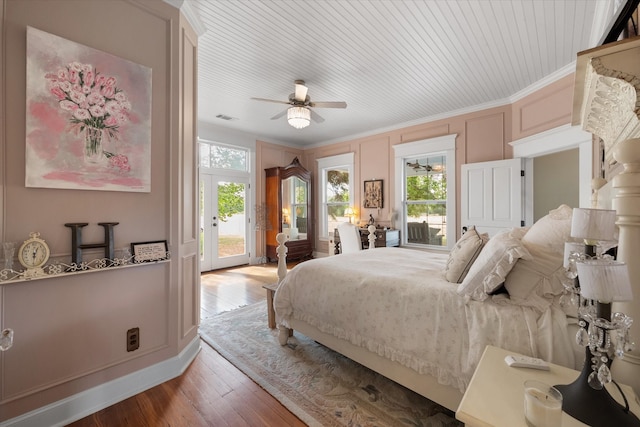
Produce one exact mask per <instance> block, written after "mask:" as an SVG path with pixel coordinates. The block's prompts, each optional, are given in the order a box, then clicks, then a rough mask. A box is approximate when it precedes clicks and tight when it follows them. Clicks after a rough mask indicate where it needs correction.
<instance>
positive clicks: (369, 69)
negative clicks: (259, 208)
mask: <svg viewBox="0 0 640 427" xmlns="http://www.w3.org/2000/svg"><path fill="white" fill-rule="evenodd" d="M185 5H186V6H187V7H188V8H190V9H191V11H192V12H193V13H194V15H195V16H196V17H197V19H199V20H200V23H201V24H202V25H203V26H204V27H205V29H206V32H204V34H202V35H201V36H200V38H199V42H198V43H199V52H198V61H199V67H198V74H199V75H198V91H199V94H198V97H199V102H198V104H199V107H198V108H199V111H198V116H199V119H200V120H201V121H204V122H210V123H212V124H214V125H217V126H222V127H228V128H231V129H235V130H239V131H243V132H246V133H249V134H251V135H253V136H255V137H256V138H260V139H263V140H266V141H274V142H283V143H287V144H292V145H300V146H310V145H317V144H322V143H327V142H335V141H340V140H346V139H350V138H352V137H357V136H363V135H367V134H373V133H377V132H379V131H384V130H389V129H394V128H399V127H403V126H406V125H410V124H417V123H421V122H425V121H430V120H433V119H437V118H442V117H447V116H451V115H454V114H458V113H463V112H468V111H474V110H479V109H482V108H486V107H491V106H496V105H503V104H505V103H508V102H511V101H513V100H514V99H515V97H518V96H523V94H526V92H527V91H530V90H533V89H532V88H534V87H536V85H540V84H543V83H545V82H546V83H548V82H550V81H552V80H554V79H557V78H558V77H560V76H562V75H567V74H569V73H571V72H573V69H574V63H575V59H576V53H577V52H579V51H581V50H585V49H588V48H591V47H594V46H596V45H597V44H598V42H599V40H600V38H601V36H602V34H603V33H604V32H605V28H606V26H607V24H608V21H609V20H610V17H611V15H612V12H611V11H610V9H612V8H613V7H614V5H612V1H611V0H449V1H445V0H423V1H418V0H370V1H364V0H327V1H311V0H295V1H275V0H274V1H267V0H263V1H258V0H186V1H185ZM296 79H302V80H304V81H305V82H306V85H307V86H308V88H309V96H310V97H311V100H312V101H345V102H346V103H347V108H346V109H344V110H342V109H329V108H316V109H314V110H315V112H317V113H318V114H320V115H321V116H322V117H323V118H324V119H325V121H324V122H323V123H314V122H312V123H311V125H310V126H309V127H307V128H305V129H301V130H298V129H294V128H293V127H291V126H289V125H288V124H287V121H286V116H285V117H281V118H279V119H278V120H271V117H273V116H274V115H276V114H278V113H280V112H282V111H284V110H285V109H286V108H287V106H286V105H283V104H276V103H268V102H260V101H256V100H251V99H250V98H251V97H259V98H269V99H275V100H282V101H286V100H287V99H288V96H289V94H291V93H292V92H293V89H294V80H296ZM218 115H226V116H229V117H232V118H233V120H228V121H226V120H222V119H219V118H216V116H218Z"/></svg>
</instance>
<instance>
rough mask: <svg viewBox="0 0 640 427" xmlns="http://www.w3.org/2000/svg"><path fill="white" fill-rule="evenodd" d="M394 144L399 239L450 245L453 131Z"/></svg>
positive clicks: (452, 231) (411, 243)
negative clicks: (445, 134)
mask: <svg viewBox="0 0 640 427" xmlns="http://www.w3.org/2000/svg"><path fill="white" fill-rule="evenodd" d="M393 148H394V150H395V157H396V177H395V178H396V202H395V210H396V212H397V213H398V214H399V215H398V220H399V221H398V227H399V228H400V230H401V236H402V243H403V244H405V245H408V246H428V247H435V248H443V249H444V248H450V247H451V246H452V245H453V244H454V243H455V240H456V239H455V235H456V234H455V224H456V221H455V211H456V209H455V135H447V136H444V137H439V138H432V139H427V140H423V141H416V142H411V143H406V144H398V145H395V146H394V147H393ZM451 236H452V237H451Z"/></svg>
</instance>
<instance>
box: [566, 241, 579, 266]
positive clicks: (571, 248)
mask: <svg viewBox="0 0 640 427" xmlns="http://www.w3.org/2000/svg"><path fill="white" fill-rule="evenodd" d="M576 252H577V253H579V254H584V243H583V242H580V243H578V242H564V258H563V262H562V265H563V266H564V268H569V256H570V255H571V254H572V253H576Z"/></svg>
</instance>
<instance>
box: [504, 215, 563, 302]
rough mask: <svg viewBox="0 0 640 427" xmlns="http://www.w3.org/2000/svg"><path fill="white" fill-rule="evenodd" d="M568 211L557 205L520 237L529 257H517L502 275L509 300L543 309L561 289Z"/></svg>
mask: <svg viewBox="0 0 640 427" xmlns="http://www.w3.org/2000/svg"><path fill="white" fill-rule="evenodd" d="M572 215H573V209H572V208H570V207H569V206H567V205H560V206H559V207H558V208H557V209H554V210H552V211H549V214H548V215H546V216H544V217H542V218H540V219H539V220H538V221H536V223H535V224H533V225H532V226H531V228H530V229H529V231H527V233H526V234H525V235H524V236H523V237H522V243H523V244H524V246H525V248H527V250H528V251H529V253H530V254H531V255H532V256H533V259H530V260H525V259H523V260H520V261H518V262H517V263H516V265H515V266H514V267H513V269H512V270H511V272H510V273H509V274H508V275H507V277H506V280H505V283H504V286H505V289H506V290H507V292H508V293H509V298H510V299H511V302H512V303H514V304H517V305H523V306H528V307H535V308H537V309H538V310H544V309H546V308H547V307H548V306H549V305H550V304H551V303H552V302H553V298H554V296H555V295H559V294H560V293H562V291H563V290H564V287H563V286H562V282H561V280H562V278H563V276H564V267H563V266H562V261H563V257H564V243H565V242H566V241H569V240H571V217H572Z"/></svg>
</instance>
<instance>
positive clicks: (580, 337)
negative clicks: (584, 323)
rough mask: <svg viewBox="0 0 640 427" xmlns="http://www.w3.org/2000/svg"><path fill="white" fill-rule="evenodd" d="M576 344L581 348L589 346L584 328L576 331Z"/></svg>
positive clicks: (587, 335)
mask: <svg viewBox="0 0 640 427" xmlns="http://www.w3.org/2000/svg"><path fill="white" fill-rule="evenodd" d="M576 343H577V344H578V345H579V346H582V347H585V346H586V345H587V344H589V334H588V333H587V331H586V330H585V329H584V328H580V329H578V332H577V333H576Z"/></svg>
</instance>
